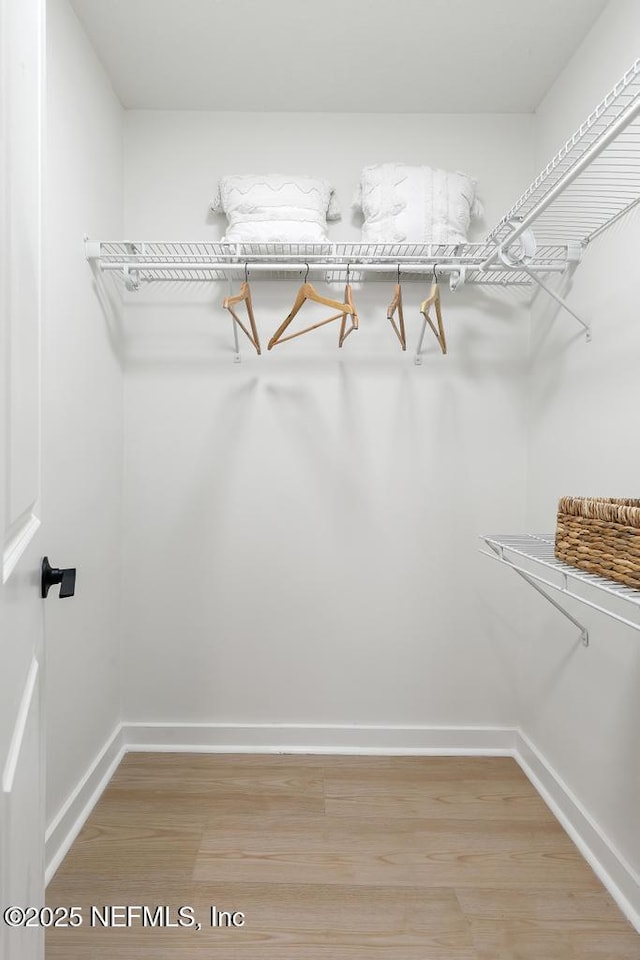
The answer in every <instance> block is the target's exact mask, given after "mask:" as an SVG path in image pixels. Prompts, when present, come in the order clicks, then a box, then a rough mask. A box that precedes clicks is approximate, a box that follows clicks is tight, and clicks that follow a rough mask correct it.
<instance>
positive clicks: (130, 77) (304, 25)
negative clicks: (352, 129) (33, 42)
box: [71, 0, 607, 113]
mask: <svg viewBox="0 0 640 960" xmlns="http://www.w3.org/2000/svg"><path fill="white" fill-rule="evenodd" d="M71 2H72V4H73V7H74V8H75V10H76V12H77V14H78V16H79V18H80V20H81V22H82V24H83V25H84V27H85V30H86V31H87V33H88V35H89V37H90V38H91V40H92V42H93V45H94V47H95V49H96V51H97V53H98V56H99V57H100V59H101V60H102V62H103V64H104V65H105V67H106V69H107V71H108V73H109V75H110V77H111V79H112V82H113V86H114V88H115V90H116V93H117V94H118V96H119V97H120V99H121V101H122V103H123V105H124V106H125V107H128V108H152V109H165V110H256V111H263V110H286V111H291V110H301V111H330V112H385V113H386V112H393V113H414V112H423V111H424V112H438V113H475V112H490V113H494V112H497V113H502V112H507V113H508V112H529V111H532V110H535V108H536V107H537V106H538V104H539V103H540V101H541V99H542V98H543V96H544V94H545V93H546V91H547V90H548V89H549V87H550V86H551V84H552V83H553V81H554V80H555V79H556V77H557V76H558V74H559V73H560V71H561V70H562V68H563V66H564V65H565V63H566V62H567V60H568V59H569V58H570V57H571V55H572V53H573V51H574V50H575V49H576V47H577V46H578V45H579V44H580V42H581V40H582V39H583V37H584V36H585V34H586V33H587V31H588V30H589V28H590V27H591V26H592V24H593V22H594V21H595V19H596V18H597V16H598V15H599V13H600V12H601V10H602V9H603V8H604V7H605V6H606V2H607V0H314V2H311V0H71Z"/></svg>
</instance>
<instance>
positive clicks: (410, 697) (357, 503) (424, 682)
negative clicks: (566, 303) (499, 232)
mask: <svg viewBox="0 0 640 960" xmlns="http://www.w3.org/2000/svg"><path fill="white" fill-rule="evenodd" d="M532 123H533V121H532V118H531V117H522V116H509V117H499V116H489V117H486V116H485V117H478V116H476V117H464V116H455V117H451V116H430V117H427V116H423V117H420V116H401V115H400V116H393V117H392V116H371V115H366V116H364V115H363V116H347V115H337V116H326V115H295V114H289V115H285V114H280V115H277V114H275V115H255V116H252V115H239V114H207V113H164V112H130V113H127V115H126V124H125V129H126V138H125V170H126V186H125V211H126V219H125V232H126V235H127V236H128V237H130V238H140V239H145V238H147V239H154V238H156V239H157V238H183V239H191V238H210V239H215V238H216V237H218V236H220V235H221V234H222V233H223V230H224V225H223V221H221V220H220V218H214V217H212V216H211V215H208V213H207V208H208V202H209V200H210V198H211V196H212V195H213V192H214V189H215V185H216V181H217V178H218V177H219V176H220V175H221V174H223V173H228V172H234V171H240V172H242V171H252V170H253V171H260V170H262V171H265V170H266V171H278V170H284V171H293V172H295V171H308V172H311V173H316V174H321V175H325V176H327V177H328V178H330V179H332V181H333V182H334V184H335V186H336V189H337V191H338V195H339V197H340V200H341V201H342V204H343V210H344V219H343V221H342V223H338V224H336V225H332V228H331V233H332V236H333V237H334V238H336V239H341V238H344V239H357V238H358V235H359V232H358V224H357V222H356V220H355V219H354V218H353V217H352V215H351V212H350V210H349V203H350V200H351V195H352V193H353V191H354V188H355V186H356V183H357V180H358V175H359V171H360V169H361V167H362V166H363V165H364V164H365V163H370V162H374V161H376V160H380V159H394V158H397V159H400V158H404V159H406V160H408V161H409V162H429V163H433V164H436V165H442V166H445V167H449V168H454V169H463V170H467V171H468V172H469V173H471V174H473V175H475V176H477V177H478V180H479V182H480V184H481V192H482V196H483V199H484V201H485V203H486V206H487V211H488V213H487V222H486V223H485V224H481V225H479V227H478V232H479V233H482V232H483V231H484V230H486V229H487V227H488V226H489V225H490V224H491V222H492V221H494V220H495V219H496V218H497V217H498V216H499V215H500V214H501V213H502V211H503V209H505V208H506V207H507V206H508V205H509V203H510V202H511V201H512V200H513V198H514V197H515V196H517V195H518V193H519V191H520V190H521V189H522V188H523V187H524V186H525V185H526V184H527V182H528V181H529V180H530V178H531V175H532V173H533V166H532V158H533V142H532ZM296 289H297V281H292V282H288V283H283V284H279V283H277V284H276V283H273V282H272V283H269V282H256V283H255V284H254V285H253V291H254V301H255V309H256V314H257V317H258V322H259V326H260V332H261V336H262V339H263V343H266V340H267V339H268V337H269V335H270V334H271V333H272V332H273V330H274V329H275V326H276V325H277V322H279V320H281V319H282V317H283V316H284V315H285V314H286V312H287V309H288V307H289V305H290V303H291V302H292V301H293V297H294V294H295V290H296ZM226 292H227V290H226V286H225V287H224V288H222V287H216V288H211V287H210V286H203V288H202V289H201V290H198V289H196V290H195V291H194V290H192V289H188V290H187V289H185V290H179V289H178V290H176V288H175V287H174V288H169V287H168V286H165V287H163V286H162V285H160V286H159V287H154V288H151V289H148V290H146V291H141V292H140V293H139V294H135V295H130V296H128V298H127V306H126V315H125V335H126V358H127V372H126V378H125V379H126V404H125V406H126V426H125V568H124V569H125V608H124V616H125V619H124V638H125V645H124V658H125V659H124V698H125V699H124V715H125V718H126V719H127V720H132V721H160V720H162V721H165V722H171V721H194V722H195V721H198V722H221V721H244V722H247V723H254V724H261V723H267V722H275V723H296V722H310V723H320V724H321V723H336V724H342V723H345V724H349V723H364V724H366V723H370V724H382V725H394V724H425V725H433V724H443V725H449V724H451V725H455V726H457V725H465V724H469V725H491V724H496V725H500V724H506V725H513V724H515V722H516V705H515V703H516V700H515V684H514V677H513V673H512V669H511V662H512V661H511V653H510V646H511V643H512V640H511V634H512V631H513V630H514V629H516V630H517V626H516V623H517V611H516V608H515V606H514V605H513V604H510V601H509V599H508V598H507V599H506V601H505V603H504V604H502V605H501V606H502V609H503V615H504V620H503V621H502V622H501V623H496V620H495V618H494V617H492V616H489V614H488V612H487V611H488V607H489V606H491V605H493V606H494V607H495V606H497V605H498V602H499V600H498V595H497V594H498V592H499V591H500V589H501V588H499V587H497V586H496V579H495V576H494V570H493V569H492V568H490V567H491V565H489V564H486V563H485V561H483V560H482V559H481V558H479V557H478V554H477V546H478V543H477V536H478V534H479V533H480V532H481V531H482V530H484V529H487V528H488V529H492V528H493V529H495V528H496V526H499V527H504V528H506V529H519V528H521V527H522V525H523V522H524V479H525V474H524V469H525V424H526V421H525V408H524V404H523V401H524V376H525V372H526V351H527V343H528V323H527V318H528V311H527V308H526V300H524V299H523V300H520V299H519V296H518V294H516V293H515V292H514V291H512V290H509V291H505V290H499V289H497V290H495V291H491V290H488V289H486V288H483V289H480V288H476V289H471V288H469V289H464V290H462V291H460V292H458V293H456V294H455V295H453V294H449V293H448V292H445V297H444V299H445V305H444V309H445V319H446V323H447V328H448V335H449V343H450V354H449V356H447V357H442V356H440V355H439V353H438V351H437V349H436V344H435V341H434V342H430V341H429V342H428V353H427V355H426V357H425V363H424V366H423V367H422V368H418V367H415V366H414V365H413V363H412V359H411V356H410V355H408V354H407V355H405V356H402V355H401V353H400V352H399V350H398V348H397V343H396V342H395V340H394V335H393V333H392V331H391V329H390V328H389V326H388V324H387V321H386V319H385V317H386V306H387V303H388V302H389V299H390V296H391V294H392V289H391V288H390V285H389V284H384V285H379V284H378V285H376V284H366V285H365V286H364V287H363V289H361V290H359V291H357V292H356V296H357V302H358V306H359V311H360V315H361V322H362V329H361V330H360V332H359V333H358V334H357V335H356V334H354V335H353V336H352V337H351V338H350V339H349V340H348V341H347V343H346V344H345V347H344V348H343V350H342V351H340V353H338V351H337V349H336V347H335V338H336V332H335V331H334V330H331V329H329V328H325V330H323V331H321V332H320V333H318V334H317V335H310V336H308V337H304V338H300V340H297V341H294V342H293V343H289V344H284V345H282V346H280V347H277V348H276V349H275V350H274V351H273V352H272V353H270V354H268V355H265V356H262V357H255V356H251V353H250V348H249V347H248V348H247V349H245V348H243V353H244V360H243V363H242V364H240V365H234V364H233V363H232V351H231V345H232V339H231V331H230V326H229V322H228V318H227V317H226V315H224V314H223V312H222V311H221V309H220V302H221V299H222V297H223V295H224V294H225V293H226ZM424 296H425V287H424V286H421V285H410V284H407V285H406V287H405V304H406V316H407V320H408V324H409V327H410V340H411V342H412V344H413V345H414V344H415V341H416V339H417V335H418V312H417V307H418V304H419V302H420V300H421V299H423V298H424Z"/></svg>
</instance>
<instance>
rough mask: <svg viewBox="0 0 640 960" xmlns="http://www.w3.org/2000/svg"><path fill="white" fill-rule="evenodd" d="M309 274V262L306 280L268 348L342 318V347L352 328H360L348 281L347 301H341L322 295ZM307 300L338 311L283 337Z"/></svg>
mask: <svg viewBox="0 0 640 960" xmlns="http://www.w3.org/2000/svg"><path fill="white" fill-rule="evenodd" d="M308 276H309V265H308V264H307V272H306V274H305V279H304V282H303V283H302V285H301V287H300V289H299V290H298V293H297V295H296V299H295V302H294V304H293V306H292V308H291V310H290V312H289V314H288V316H287V318H286V319H285V320H283V322H282V323H281V324H280V326H279V327H278V329H277V330H276V332H275V333H274V335H273V336H272V337H271V340H269V343H268V345H267V350H271V348H272V347H275V345H276V344H277V343H284V342H285V340H293V339H295V337H301V336H302V334H303V333H309V332H310V331H311V330H317V329H318V327H324V326H325V324H327V323H332V322H333V321H334V320H340V321H341V323H340V340H339V344H338V345H339V346H340V347H341V346H342V344H343V343H344V341H345V340H346V338H347V337H348V336H349V334H350V333H351V331H352V330H357V328H358V314H357V313H356V308H355V307H354V305H353V300H352V298H351V287H350V286H349V284H348V283H347V286H346V288H345V302H344V303H340V302H339V301H338V300H331V299H329V298H328V297H323V296H321V295H320V294H319V293H318V291H317V290H316V289H315V287H313V286H312V285H311V284H310V283H309V282H308V281H307V277H308ZM347 279H348V268H347ZM307 300H312V301H313V302H314V303H321V304H323V305H324V306H326V307H332V308H333V309H334V310H337V311H338V312H337V313H336V314H334V315H333V316H332V317H328V318H327V319H326V320H320V321H319V323H314V324H312V325H311V326H310V327H305V329H304V330H298V331H297V333H290V334H289V335H288V336H287V337H283V336H282V334H283V333H284V332H285V330H286V329H287V327H288V326H289V324H290V323H291V321H292V320H293V318H294V317H295V315H296V314H297V313H298V311H299V310H300V309H301V307H302V306H303V304H304V303H306V301H307ZM348 316H350V317H351V318H352V323H351V326H350V328H349V330H347V331H346V332H345V327H346V321H347V317H348Z"/></svg>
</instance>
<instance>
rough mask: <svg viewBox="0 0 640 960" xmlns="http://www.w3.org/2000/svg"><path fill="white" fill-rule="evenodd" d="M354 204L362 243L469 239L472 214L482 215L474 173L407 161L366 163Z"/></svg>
mask: <svg viewBox="0 0 640 960" xmlns="http://www.w3.org/2000/svg"><path fill="white" fill-rule="evenodd" d="M354 206H355V207H359V208H360V209H361V210H362V213H363V216H364V223H363V225H362V241H363V242H364V243H466V242H467V231H468V229H469V223H470V220H471V217H472V216H480V215H481V214H482V207H481V205H480V202H479V201H478V200H477V199H476V182H475V180H472V179H471V177H467V176H466V175H465V174H464V173H448V172H447V171H446V170H433V169H432V168H431V167H419V166H411V165H410V164H407V163H377V164H374V165H373V166H370V167H365V168H364V169H363V171H362V174H361V177H360V185H359V187H358V190H357V193H356V196H355V198H354Z"/></svg>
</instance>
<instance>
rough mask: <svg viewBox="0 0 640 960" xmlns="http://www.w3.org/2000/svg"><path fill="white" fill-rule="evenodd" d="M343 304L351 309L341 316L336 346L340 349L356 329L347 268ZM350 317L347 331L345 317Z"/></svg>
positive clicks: (356, 316) (355, 315)
mask: <svg viewBox="0 0 640 960" xmlns="http://www.w3.org/2000/svg"><path fill="white" fill-rule="evenodd" d="M344 302H345V304H347V306H349V307H351V311H350V312H349V313H343V314H342V320H341V322H340V339H339V340H338V346H339V347H341V346H342V344H343V343H344V342H345V340H346V339H347V337H348V336H349V334H350V333H353V331H354V330H357V329H358V314H357V313H356V308H355V306H354V304H353V296H352V294H351V284H350V283H349V267H347V284H346V286H345V288H344ZM349 316H350V317H351V326H350V327H349V329H348V330H347V317H349Z"/></svg>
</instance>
